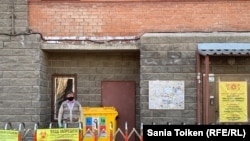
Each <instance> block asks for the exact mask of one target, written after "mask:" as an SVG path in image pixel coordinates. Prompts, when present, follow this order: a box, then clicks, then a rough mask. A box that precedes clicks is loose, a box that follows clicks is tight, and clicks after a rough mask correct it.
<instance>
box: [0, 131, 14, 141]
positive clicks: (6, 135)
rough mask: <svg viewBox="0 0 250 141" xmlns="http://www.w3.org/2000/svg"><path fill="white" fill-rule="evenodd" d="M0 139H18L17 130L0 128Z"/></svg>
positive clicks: (10, 140) (1, 140) (8, 140)
mask: <svg viewBox="0 0 250 141" xmlns="http://www.w3.org/2000/svg"><path fill="white" fill-rule="evenodd" d="M0 141H18V131H15V130H0Z"/></svg>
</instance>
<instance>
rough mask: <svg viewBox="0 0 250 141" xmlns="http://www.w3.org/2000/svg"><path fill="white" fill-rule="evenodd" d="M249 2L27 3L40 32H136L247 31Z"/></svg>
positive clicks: (34, 27)
mask: <svg viewBox="0 0 250 141" xmlns="http://www.w3.org/2000/svg"><path fill="white" fill-rule="evenodd" d="M249 9H250V1H244V0H242V1H235V0H232V1H227V0H218V1H216V0H197V1H195V0H182V1H176V0H172V1H171V0H168V1H166V2H160V1H151V2H150V1H145V2H142V1H134V2H131V1H130V2H129V1H127V2H126V1H123V2H112V1H109V2H107V1H106V2H98V0H97V1H95V2H86V1H83V0H82V1H81V2H80V1H75V0H74V1H71V2H67V1H65V0H63V1H58V0H55V1H53V2H51V1H48V2H46V1H41V0H30V2H29V25H30V28H31V29H32V31H34V32H41V33H42V34H43V35H44V36H139V35H141V34H143V33H146V32H216V31H250V26H249V25H250V12H249Z"/></svg>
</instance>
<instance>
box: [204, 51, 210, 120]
mask: <svg viewBox="0 0 250 141" xmlns="http://www.w3.org/2000/svg"><path fill="white" fill-rule="evenodd" d="M204 96H205V99H204V103H205V124H208V110H209V107H208V106H209V105H208V104H209V103H208V101H209V56H208V55H206V56H205V95H204Z"/></svg>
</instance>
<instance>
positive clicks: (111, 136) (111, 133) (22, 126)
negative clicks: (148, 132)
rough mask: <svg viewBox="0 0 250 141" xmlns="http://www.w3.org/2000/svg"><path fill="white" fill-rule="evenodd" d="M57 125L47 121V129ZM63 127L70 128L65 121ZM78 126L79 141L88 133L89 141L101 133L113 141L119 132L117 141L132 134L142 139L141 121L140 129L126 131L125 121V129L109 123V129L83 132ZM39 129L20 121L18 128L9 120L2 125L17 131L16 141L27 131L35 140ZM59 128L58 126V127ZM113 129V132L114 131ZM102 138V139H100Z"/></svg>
mask: <svg viewBox="0 0 250 141" xmlns="http://www.w3.org/2000/svg"><path fill="white" fill-rule="evenodd" d="M57 128H58V127H57V126H54V125H53V123H52V122H51V123H49V126H48V129H57ZM63 128H71V127H68V124H67V123H64V124H63ZM77 128H79V141H84V138H85V137H86V135H87V134H88V136H87V137H89V138H92V140H91V141H98V140H99V139H100V138H101V137H103V136H102V134H103V133H105V134H106V133H107V137H108V138H107V141H115V140H116V137H117V136H118V134H120V135H121V136H122V138H123V140H119V141H129V140H130V139H131V138H132V136H133V135H135V137H137V138H138V139H139V141H143V124H142V123H141V127H140V130H139V131H137V129H136V128H132V130H131V131H128V125H127V122H126V123H125V130H124V131H122V129H121V128H117V129H113V124H112V123H110V127H109V128H110V131H109V133H108V131H106V130H105V129H102V130H101V131H99V132H98V129H96V128H94V130H91V129H87V130H86V132H85V133H83V124H82V122H79V124H78V127H77ZM38 129H39V123H35V124H34V128H33V129H26V127H25V124H24V123H20V124H19V125H18V128H16V129H13V126H12V124H11V123H10V122H7V123H6V124H5V126H4V130H15V131H18V140H17V141H25V137H26V136H27V135H28V133H32V135H33V141H37V130H38ZM58 129H59V128H58ZM114 131H115V132H114ZM100 140H102V139H100Z"/></svg>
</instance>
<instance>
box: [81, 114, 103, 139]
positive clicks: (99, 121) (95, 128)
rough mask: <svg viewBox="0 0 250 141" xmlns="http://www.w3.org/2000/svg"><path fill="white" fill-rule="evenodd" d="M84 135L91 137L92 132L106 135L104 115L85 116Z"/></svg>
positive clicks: (100, 135)
mask: <svg viewBox="0 0 250 141" xmlns="http://www.w3.org/2000/svg"><path fill="white" fill-rule="evenodd" d="M85 122H86V131H89V132H86V137H92V134H93V133H94V132H97V133H98V135H99V137H106V136H107V131H106V130H107V129H106V117H104V116H100V117H99V116H97V117H86V120H85Z"/></svg>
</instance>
